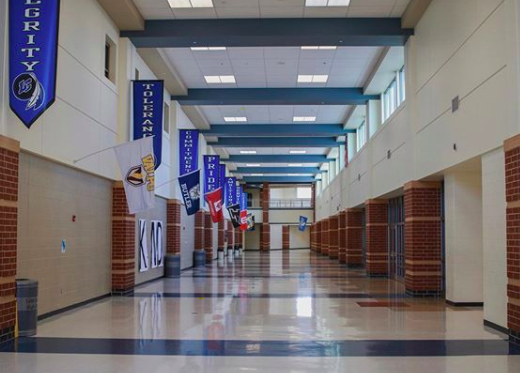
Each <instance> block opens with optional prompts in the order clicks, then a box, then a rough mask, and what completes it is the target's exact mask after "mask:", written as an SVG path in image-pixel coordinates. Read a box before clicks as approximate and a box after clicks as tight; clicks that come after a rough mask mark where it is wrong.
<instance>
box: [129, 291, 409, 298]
mask: <svg viewBox="0 0 520 373" xmlns="http://www.w3.org/2000/svg"><path fill="white" fill-rule="evenodd" d="M156 295H157V296H160V297H162V298H230V297H233V298H259V299H296V298H316V299H317V298H323V299H358V298H361V299H400V298H407V295H406V294H366V293H331V294H316V293H310V294H305V293H301V294H298V293H296V294H273V293H269V294H266V293H262V294H251V293H249V294H232V293H171V292H164V293H163V292H156V293H154V292H138V293H134V294H131V295H129V297H136V298H146V297H152V296H156Z"/></svg>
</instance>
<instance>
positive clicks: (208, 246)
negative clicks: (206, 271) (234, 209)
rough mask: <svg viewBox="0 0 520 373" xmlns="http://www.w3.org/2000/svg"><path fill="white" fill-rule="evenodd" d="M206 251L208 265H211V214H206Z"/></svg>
mask: <svg viewBox="0 0 520 373" xmlns="http://www.w3.org/2000/svg"><path fill="white" fill-rule="evenodd" d="M204 251H205V252H206V263H211V261H212V260H213V221H212V220H211V213H210V212H204Z"/></svg>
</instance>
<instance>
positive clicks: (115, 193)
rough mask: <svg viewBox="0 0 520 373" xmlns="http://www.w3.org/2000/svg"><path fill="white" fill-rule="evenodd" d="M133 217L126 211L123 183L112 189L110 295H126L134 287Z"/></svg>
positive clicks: (116, 183) (134, 227)
mask: <svg viewBox="0 0 520 373" xmlns="http://www.w3.org/2000/svg"><path fill="white" fill-rule="evenodd" d="M135 224H136V223H135V215H131V214H130V213H129V211H128V204H127V201H126V195H125V190H124V187H123V182H121V181H117V182H115V183H114V185H113V187H112V294H114V295H126V294H129V293H131V292H133V290H134V286H135V247H136V246H135V245H136V242H135V236H136V226H135Z"/></svg>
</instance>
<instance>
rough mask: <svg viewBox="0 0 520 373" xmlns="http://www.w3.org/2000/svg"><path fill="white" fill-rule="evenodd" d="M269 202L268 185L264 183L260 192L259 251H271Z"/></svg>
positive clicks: (269, 192) (269, 191)
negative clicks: (260, 224) (260, 222)
mask: <svg viewBox="0 0 520 373" xmlns="http://www.w3.org/2000/svg"><path fill="white" fill-rule="evenodd" d="M270 200H271V190H270V185H269V183H264V184H263V186H262V192H261V204H262V227H261V229H260V251H269V250H270V249H271V227H270V226H269V204H270Z"/></svg>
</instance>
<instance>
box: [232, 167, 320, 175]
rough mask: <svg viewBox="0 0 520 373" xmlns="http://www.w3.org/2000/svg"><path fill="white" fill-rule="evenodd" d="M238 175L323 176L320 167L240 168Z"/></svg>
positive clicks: (237, 171)
mask: <svg viewBox="0 0 520 373" xmlns="http://www.w3.org/2000/svg"><path fill="white" fill-rule="evenodd" d="M233 172H235V173H238V174H313V175H318V174H321V172H322V171H321V170H320V168H319V167H238V168H237V170H236V171H233Z"/></svg>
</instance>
